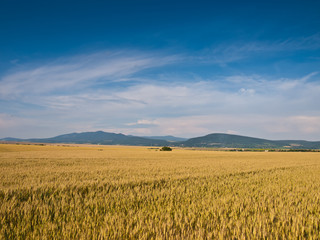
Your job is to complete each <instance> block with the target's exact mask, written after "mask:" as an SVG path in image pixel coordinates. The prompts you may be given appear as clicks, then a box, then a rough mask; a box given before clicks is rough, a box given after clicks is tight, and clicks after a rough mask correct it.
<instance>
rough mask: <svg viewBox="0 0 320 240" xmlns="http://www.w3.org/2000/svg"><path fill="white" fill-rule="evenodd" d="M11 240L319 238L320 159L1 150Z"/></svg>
mask: <svg viewBox="0 0 320 240" xmlns="http://www.w3.org/2000/svg"><path fill="white" fill-rule="evenodd" d="M0 204H1V207H0V238H1V239H212V238H214V239H297V238H298V239H299V238H300V239H301V238H307V239H319V238H320V153H279V152H272V153H270V152H269V153H268V152H223V151H199V150H195V151H191V150H184V149H174V150H173V151H172V152H161V151H157V149H152V148H148V147H120V146H80V145H79V146H54V145H52V146H34V145H9V144H0Z"/></svg>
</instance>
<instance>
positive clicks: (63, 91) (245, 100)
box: [0, 52, 320, 140]
mask: <svg viewBox="0 0 320 240" xmlns="http://www.w3.org/2000/svg"><path fill="white" fill-rule="evenodd" d="M181 58H182V57H181V56H178V55H164V54H151V53H141V52H135V53H133V52H131V53H130V54H128V53H125V54H124V53H123V52H101V53H95V54H89V55H81V56H76V57H69V58H65V59H59V60H56V61H54V62H51V63H49V64H44V65H40V66H38V67H35V68H31V69H27V70H21V71H18V72H16V73H13V74H8V75H6V76H4V77H3V78H2V79H1V81H0V100H2V101H6V103H9V104H11V106H14V104H13V103H14V102H15V103H19V104H20V105H21V106H22V105H23V106H25V108H21V107H20V108H19V107H16V108H13V107H12V110H11V112H12V113H11V115H9V114H8V113H7V111H6V110H5V108H4V107H2V108H0V112H2V114H0V132H1V134H2V136H0V137H6V136H8V135H4V134H9V133H11V134H10V136H12V137H50V136H54V135H57V134H58V133H66V132H75V131H78V132H81V131H94V130H105V131H114V132H122V133H125V134H138V135H162V134H164V135H168V134H170V135H177V136H182V137H193V136H199V135H202V134H203V135H204V134H208V133H211V132H229V133H238V134H243V135H251V136H255V137H264V138H271V139H282V138H305V139H309V140H318V136H319V135H320V126H319V124H318V122H320V121H319V120H320V109H319V107H318V103H319V102H320V95H319V92H320V83H319V82H320V81H318V80H319V73H318V72H311V73H309V74H307V75H305V76H301V77H300V78H294V79H293V78H279V79H272V78H271V79H270V78H265V77H262V76H259V75H250V76H248V75H227V76H219V77H212V78H201V77H199V76H197V77H194V75H192V74H190V75H186V76H187V77H186V78H185V79H181V77H179V78H177V77H175V76H176V75H175V74H172V75H170V73H169V72H168V73H167V74H163V72H165V71H166V69H167V68H166V67H168V66H174V65H177V64H179V63H180V61H181ZM157 68H161V70H162V71H160V72H161V74H158V73H157V72H156V71H155V72H154V71H152V70H154V69H157ZM7 108H8V107H7ZM24 128H25V129H28V130H27V131H26V130H23V129H24ZM57 129H59V130H58V131H57ZM12 133H13V134H12ZM35 133H37V135H35Z"/></svg>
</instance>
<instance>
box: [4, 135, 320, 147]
mask: <svg viewBox="0 0 320 240" xmlns="http://www.w3.org/2000/svg"><path fill="white" fill-rule="evenodd" d="M181 139H182V138H176V137H173V136H158V137H137V136H128V135H124V134H121V133H119V134H117V133H108V132H103V131H97V132H83V133H70V134H64V135H59V136H56V137H52V138H33V139H18V138H4V139H0V140H2V141H7V142H10V141H11V142H35V143H75V144H83V143H88V144H102V145H132V146H176V147H210V148H262V149H273V148H285V149H320V141H318V142H311V141H304V140H278V141H274V140H267V139H262V138H253V137H246V136H239V135H232V134H224V133H213V134H209V135H206V136H202V137H196V138H190V139H188V140H184V139H182V140H181Z"/></svg>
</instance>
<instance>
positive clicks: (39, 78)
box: [0, 51, 178, 98]
mask: <svg viewBox="0 0 320 240" xmlns="http://www.w3.org/2000/svg"><path fill="white" fill-rule="evenodd" d="M177 59H178V57H177V56H161V55H160V54H158V56H154V55H151V54H148V53H144V54H142V53H138V52H137V53H132V52H131V53H128V52H124V51H120V52H115V51H113V52H108V51H105V52H99V53H95V54H88V55H79V56H74V57H69V58H62V59H59V60H56V61H54V62H51V63H49V64H46V65H43V66H39V67H36V68H32V69H29V70H22V71H18V72H17V73H13V74H9V75H7V76H4V77H3V78H2V79H1V81H0V97H1V98H15V97H18V96H21V95H23V94H42V93H52V92H54V91H67V92H69V90H70V88H72V89H73V90H76V89H82V88H85V87H91V86H94V85H97V84H98V83H99V82H100V83H101V82H103V83H106V82H113V81H124V80H123V77H128V76H130V75H132V74H134V73H136V72H139V71H141V70H143V69H148V68H152V67H158V66H163V65H167V64H170V63H172V62H174V61H177Z"/></svg>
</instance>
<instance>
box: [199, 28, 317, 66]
mask: <svg viewBox="0 0 320 240" xmlns="http://www.w3.org/2000/svg"><path fill="white" fill-rule="evenodd" d="M318 49H320V33H316V34H314V35H311V36H308V37H301V38H288V39H284V40H276V41H257V40H256V41H243V42H241V41H238V42H231V43H230V42H227V43H221V44H219V45H215V46H212V47H210V48H206V49H204V50H201V51H200V53H199V55H198V57H197V56H195V57H194V58H195V59H196V60H200V61H201V62H210V63H214V64H219V65H220V66H225V65H226V64H228V63H232V62H237V61H242V60H245V59H248V58H254V57H257V56H260V57H266V56H269V57H270V56H273V55H276V56H277V57H279V53H281V52H292V53H295V52H297V51H305V50H307V51H312V50H318Z"/></svg>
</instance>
